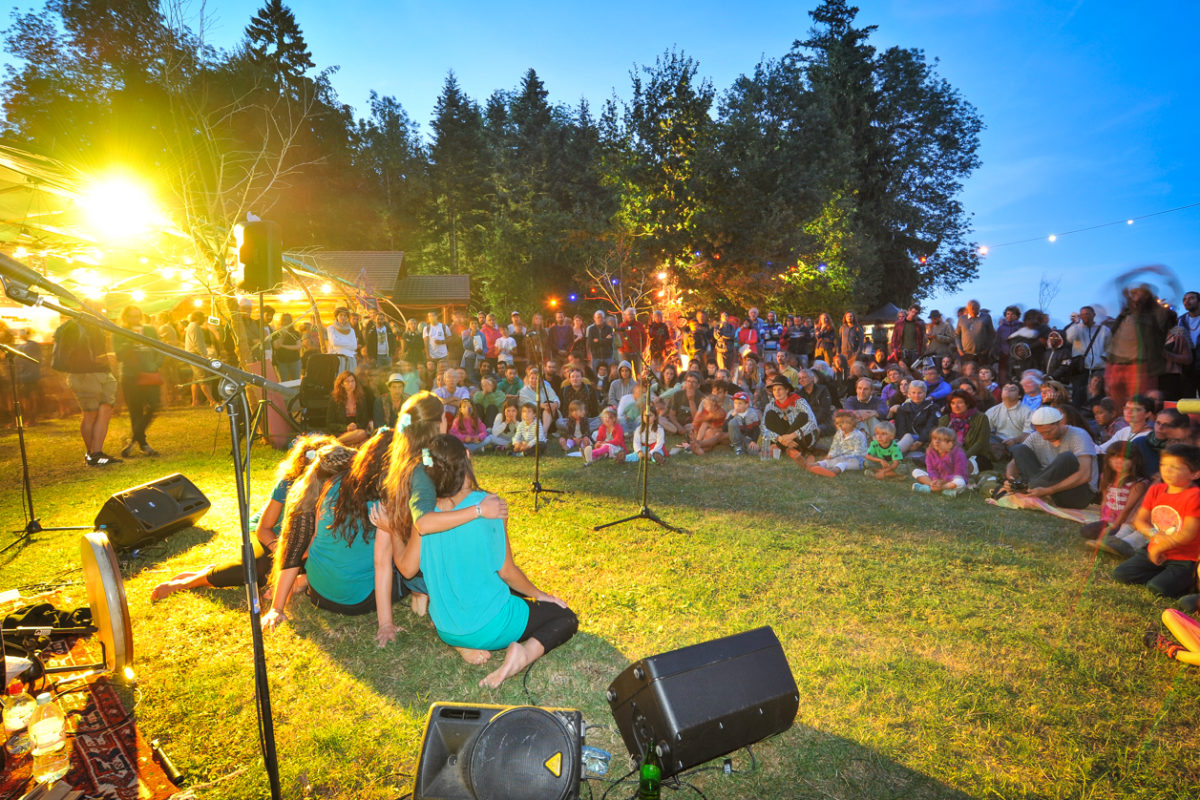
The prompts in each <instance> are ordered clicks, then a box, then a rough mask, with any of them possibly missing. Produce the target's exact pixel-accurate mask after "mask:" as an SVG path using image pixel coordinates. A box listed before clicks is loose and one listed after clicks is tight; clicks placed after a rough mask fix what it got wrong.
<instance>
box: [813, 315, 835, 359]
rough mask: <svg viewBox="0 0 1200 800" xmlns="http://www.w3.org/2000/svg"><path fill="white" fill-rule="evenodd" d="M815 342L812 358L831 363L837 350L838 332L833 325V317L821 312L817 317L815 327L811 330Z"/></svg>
mask: <svg viewBox="0 0 1200 800" xmlns="http://www.w3.org/2000/svg"><path fill="white" fill-rule="evenodd" d="M813 336H814V337H815V340H816V343H815V345H814V350H813V358H814V359H815V360H817V361H824V362H825V363H826V364H832V363H834V361H835V360H836V359H835V357H836V356H837V352H838V332H837V330H835V329H834V327H833V318H832V317H830V316H829V315H828V314H825V313H822V314H821V315H820V316H818V317H817V327H816V328H815V329H814V331H813Z"/></svg>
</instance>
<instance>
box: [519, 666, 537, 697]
mask: <svg viewBox="0 0 1200 800" xmlns="http://www.w3.org/2000/svg"><path fill="white" fill-rule="evenodd" d="M539 660H540V659H539ZM536 663H537V661H534V662H533V664H536ZM533 664H530V665H529V666H528V667H526V668H525V673H524V675H522V676H521V688H522V689H524V690H525V699H526V700H528V701H529V705H531V706H536V705H539V704H538V703H537V701H535V700H534V699H533V695H532V694H531V693H530V691H529V673H530V672H532V671H533Z"/></svg>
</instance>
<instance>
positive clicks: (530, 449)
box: [512, 403, 546, 456]
mask: <svg viewBox="0 0 1200 800" xmlns="http://www.w3.org/2000/svg"><path fill="white" fill-rule="evenodd" d="M545 446H546V429H545V428H542V429H541V430H538V419H537V407H536V406H534V404H533V403H525V404H524V405H522V406H521V421H520V422H518V423H517V432H516V433H515V434H513V440H512V454H513V455H514V456H523V455H525V454H526V453H529V454H530V455H536V454H537V451H538V448H544V447H545ZM543 452H544V451H543Z"/></svg>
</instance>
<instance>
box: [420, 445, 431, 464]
mask: <svg viewBox="0 0 1200 800" xmlns="http://www.w3.org/2000/svg"><path fill="white" fill-rule="evenodd" d="M421 463H422V464H424V465H425V466H427V467H432V466H433V456H431V455H430V454H429V448H428V447H423V448H421Z"/></svg>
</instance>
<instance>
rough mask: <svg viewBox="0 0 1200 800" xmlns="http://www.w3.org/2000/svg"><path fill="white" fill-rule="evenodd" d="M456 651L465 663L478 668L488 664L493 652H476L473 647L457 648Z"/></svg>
mask: <svg viewBox="0 0 1200 800" xmlns="http://www.w3.org/2000/svg"><path fill="white" fill-rule="evenodd" d="M454 649H455V650H457V651H458V654H459V655H460V656H462V657H463V661H465V662H467V663H468V664H474V665H475V666H477V667H478V666H481V665H483V664H486V663H487V662H488V659H489V658H491V657H492V654H491V652H490V651H488V650H475V649H474V648H471V647H455V648H454Z"/></svg>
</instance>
